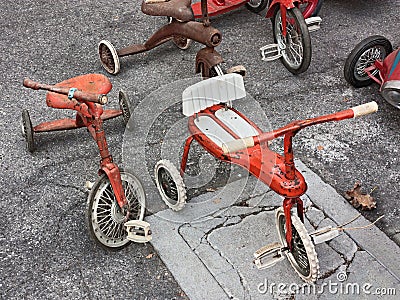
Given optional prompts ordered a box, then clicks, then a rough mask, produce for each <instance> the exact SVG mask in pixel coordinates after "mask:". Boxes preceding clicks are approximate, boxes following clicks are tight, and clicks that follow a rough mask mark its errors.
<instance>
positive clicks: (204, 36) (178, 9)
mask: <svg viewBox="0 0 400 300" xmlns="http://www.w3.org/2000/svg"><path fill="white" fill-rule="evenodd" d="M321 4H322V1H321V0H319V1H318V0H297V1H296V0H294V1H292V0H290V1H289V0H273V1H271V2H270V3H269V1H268V0H245V1H243V0H242V1H238V0H226V1H225V0H201V1H200V2H196V3H193V4H192V1H191V0H143V2H142V6H141V9H142V12H143V13H145V14H147V15H151V16H164V17H167V18H168V24H166V25H164V26H163V27H161V28H160V29H158V30H157V31H156V32H155V33H154V34H153V35H152V36H151V37H150V38H149V39H148V40H147V41H146V42H145V43H144V44H134V45H130V46H128V47H124V48H121V49H118V50H117V49H115V47H114V46H113V45H112V44H111V43H110V42H109V41H107V40H102V41H101V42H100V43H99V48H98V51H99V56H100V61H101V63H102V65H103V67H104V69H105V70H106V71H107V72H109V73H110V74H117V73H118V72H119V70H120V61H119V58H120V57H123V56H128V55H132V54H138V53H141V52H145V51H149V50H151V49H153V48H155V47H157V46H159V45H161V44H163V43H165V42H167V41H170V40H172V41H173V42H174V43H175V45H176V46H177V47H179V48H180V49H187V48H188V47H189V45H190V42H191V41H192V40H195V41H197V42H199V43H201V44H203V45H205V46H206V48H203V49H201V50H200V51H199V52H198V54H197V56H196V73H202V75H203V77H211V76H212V75H214V73H216V72H219V73H221V72H222V70H221V68H220V64H221V63H222V61H223V60H222V58H221V55H220V54H219V53H218V52H217V51H216V50H215V49H214V48H215V47H217V46H218V45H219V44H220V43H221V39H222V34H221V32H220V31H219V30H217V29H215V28H213V27H212V26H211V25H210V19H209V17H210V16H215V15H218V14H221V13H225V12H227V11H230V10H233V9H236V8H238V7H239V6H242V5H246V6H247V7H248V8H249V9H250V10H251V11H254V12H259V11H262V10H263V9H264V8H266V7H267V6H268V5H269V8H268V10H267V14H266V16H267V17H268V18H272V23H273V32H274V39H275V44H270V45H266V46H264V47H262V48H261V49H260V50H261V53H262V59H263V60H266V61H272V60H275V59H279V58H281V59H282V62H283V64H284V66H285V67H286V68H287V69H288V70H289V71H290V72H291V73H293V74H300V73H302V72H305V71H306V70H307V69H308V67H309V65H310V62H311V39H310V34H309V32H310V31H314V30H318V29H319V26H320V22H321V18H319V17H316V16H312V15H313V14H314V13H315V12H317V11H318V10H319V9H320V7H321ZM305 18H306V20H305ZM196 19H200V22H196ZM215 69H217V70H215ZM235 70H237V69H235ZM237 72H239V73H244V72H245V70H244V68H242V67H241V68H240V69H239V71H237ZM210 73H211V74H210ZM217 75H220V74H217Z"/></svg>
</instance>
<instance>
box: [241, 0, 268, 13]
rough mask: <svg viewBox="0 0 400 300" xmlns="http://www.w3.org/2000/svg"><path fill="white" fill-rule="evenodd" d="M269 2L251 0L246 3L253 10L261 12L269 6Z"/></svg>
mask: <svg viewBox="0 0 400 300" xmlns="http://www.w3.org/2000/svg"><path fill="white" fill-rule="evenodd" d="M268 2H269V0H250V1H249V2H247V3H246V7H247V9H248V10H250V11H251V12H254V13H259V12H261V11H263V10H264V9H265V8H266V7H267V5H268Z"/></svg>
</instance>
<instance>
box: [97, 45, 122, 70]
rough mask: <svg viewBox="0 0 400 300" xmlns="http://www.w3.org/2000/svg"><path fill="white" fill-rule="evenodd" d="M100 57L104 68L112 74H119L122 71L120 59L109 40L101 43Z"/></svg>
mask: <svg viewBox="0 0 400 300" xmlns="http://www.w3.org/2000/svg"><path fill="white" fill-rule="evenodd" d="M99 57H100V61H101V64H102V66H103V68H104V69H105V70H106V71H107V72H108V73H110V74H113V75H115V74H118V72H119V70H120V64H119V57H118V54H117V50H116V49H115V47H114V46H113V45H112V44H111V43H110V42H109V41H107V40H102V41H100V43H99Z"/></svg>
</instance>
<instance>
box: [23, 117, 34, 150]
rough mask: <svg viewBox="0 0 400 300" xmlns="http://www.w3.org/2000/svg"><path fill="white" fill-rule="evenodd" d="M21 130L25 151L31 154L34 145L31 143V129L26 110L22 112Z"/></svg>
mask: <svg viewBox="0 0 400 300" xmlns="http://www.w3.org/2000/svg"><path fill="white" fill-rule="evenodd" d="M21 130H22V136H23V137H24V138H25V141H26V149H27V150H28V151H29V152H33V151H34V150H35V145H34V142H33V128H32V122H31V118H30V116H29V112H28V111H27V110H26V109H24V110H23V111H22V118H21Z"/></svg>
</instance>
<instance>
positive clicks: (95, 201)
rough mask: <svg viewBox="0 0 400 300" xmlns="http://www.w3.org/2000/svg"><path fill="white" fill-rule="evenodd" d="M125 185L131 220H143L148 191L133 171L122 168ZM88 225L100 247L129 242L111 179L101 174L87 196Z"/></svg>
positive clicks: (127, 243) (118, 245) (116, 246)
mask: <svg viewBox="0 0 400 300" xmlns="http://www.w3.org/2000/svg"><path fill="white" fill-rule="evenodd" d="M120 173H121V181H122V187H123V189H124V193H125V197H126V199H127V201H128V206H129V212H130V217H129V219H130V220H143V218H144V213H145V193H144V189H143V186H142V184H141V182H140V180H139V179H138V178H137V177H136V176H135V175H134V174H132V173H130V172H126V171H124V170H120ZM88 202H89V205H88V210H87V213H88V216H87V221H88V223H89V224H88V227H89V232H90V235H91V237H92V238H93V239H94V241H95V242H96V243H97V244H99V245H100V246H101V247H103V248H105V249H107V250H111V251H117V250H120V249H122V248H124V247H126V246H127V245H129V244H130V242H131V241H130V240H128V238H127V237H128V233H127V231H126V229H125V226H124V224H125V221H126V220H125V215H124V213H123V212H122V211H121V209H120V207H119V205H118V203H117V200H116V198H115V194H114V191H113V189H112V186H111V182H110V180H109V179H108V177H107V175H106V174H102V175H101V176H100V177H99V178H98V179H97V181H96V182H95V184H94V185H93V187H92V189H91V190H90V193H89V197H88Z"/></svg>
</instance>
